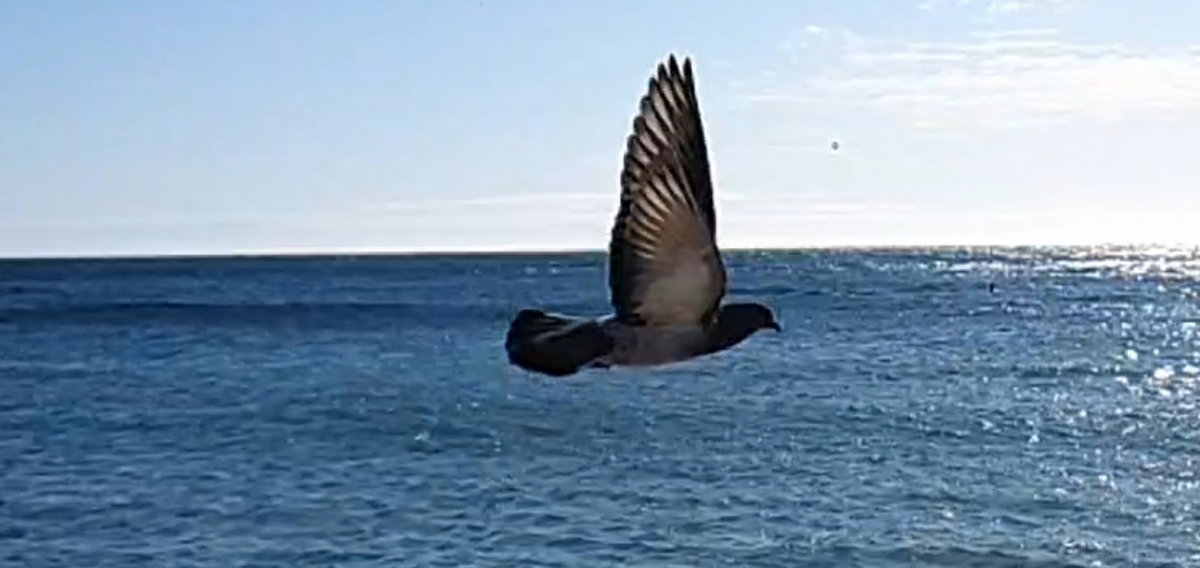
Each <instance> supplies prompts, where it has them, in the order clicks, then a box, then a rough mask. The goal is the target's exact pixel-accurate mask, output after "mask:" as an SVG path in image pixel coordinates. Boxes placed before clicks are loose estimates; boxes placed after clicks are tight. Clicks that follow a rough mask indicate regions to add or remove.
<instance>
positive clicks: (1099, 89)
mask: <svg viewBox="0 0 1200 568" xmlns="http://www.w3.org/2000/svg"><path fill="white" fill-rule="evenodd" d="M803 35H804V36H805V37H804V38H803V39H802V40H800V41H797V42H794V43H793V44H792V45H793V46H794V47H795V49H796V51H794V52H793V55H794V56H795V55H799V58H798V59H797V62H796V66H797V68H796V69H792V70H791V72H790V73H789V72H787V71H783V70H780V71H776V72H775V73H774V74H773V75H772V76H773V77H774V78H775V81H773V83H775V84H774V85H771V86H768V87H764V88H760V89H758V90H757V91H755V92H753V93H751V94H749V95H748V96H746V100H748V101H751V102H756V103H792V104H814V105H822V106H828V105H840V106H848V107H868V108H872V109H876V110H879V111H881V112H883V113H885V114H888V115H891V116H894V117H898V118H900V119H902V120H904V121H906V122H907V123H909V124H910V125H913V126H917V127H922V128H955V129H959V128H964V127H1019V126H1028V125H1036V124H1047V123H1056V122H1067V121H1091V122H1106V121H1116V120H1121V119H1125V118H1130V117H1139V116H1162V115H1168V114H1171V113H1180V112H1194V111H1197V110H1200V51H1198V49H1197V46H1185V47H1177V48H1173V49H1149V48H1135V47H1130V46H1127V45H1124V44H1120V43H1091V44H1087V43H1075V42H1071V41H1068V40H1067V39H1066V38H1064V37H1063V36H1062V35H1061V34H1059V33H1057V32H1055V31H1053V30H1047V29H1030V30H1008V31H1003V32H990V33H981V34H973V35H970V36H968V37H967V38H966V39H963V40H960V41H894V40H887V39H873V38H866V37H863V36H860V35H858V34H854V33H852V32H849V31H847V30H831V29H829V28H815V27H813V28H810V29H808V30H806V31H804V32H803ZM806 52H807V53H808V54H810V55H812V57H809V58H807V59H805V58H804V55H805V54H806ZM813 60H816V61H813ZM805 63H808V64H810V65H811V66H812V67H815V69H814V70H808V71H801V70H800V69H799V67H801V66H803V64H805ZM789 77H790V78H792V79H793V81H792V82H791V83H788V82H787V78H789Z"/></svg>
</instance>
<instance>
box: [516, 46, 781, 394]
mask: <svg viewBox="0 0 1200 568" xmlns="http://www.w3.org/2000/svg"><path fill="white" fill-rule="evenodd" d="M608 255H609V267H608V286H609V292H610V295H611V300H612V305H613V308H614V313H613V314H612V315H608V316H603V317H600V318H586V317H578V316H570V315H564V314H556V313H548V312H545V311H543V310H539V309H532V308H526V309H522V310H520V311H519V312H518V313H517V314H516V316H515V317H514V318H513V320H512V322H511V323H510V325H509V329H508V334H507V337H506V339H505V350H506V351H507V352H508V360H509V362H511V363H512V364H514V365H516V366H518V367H520V368H522V369H525V370H527V371H531V372H536V373H543V374H546V375H550V376H557V377H563V376H568V375H572V374H575V373H577V372H579V371H580V370H581V369H583V368H609V367H617V366H627V367H650V366H657V365H665V364H669V363H675V362H679V361H684V360H687V359H691V358H694V357H698V356H701V355H707V354H710V353H716V352H718V351H723V350H725V349H729V348H730V347H733V346H734V345H737V344H738V343H741V342H742V341H743V340H745V339H746V338H748V337H750V335H752V334H753V333H755V332H757V331H759V330H762V329H772V330H775V331H780V326H779V324H778V323H776V321H775V315H774V313H773V312H772V311H771V309H770V308H768V307H767V306H764V305H762V304H758V303H727V304H725V305H721V300H722V298H723V297H724V296H725V291H726V282H727V280H726V273H725V266H724V263H722V261H721V253H720V251H719V250H718V249H717V243H716V214H715V212H714V211H713V185H712V178H711V176H710V174H709V163H708V149H707V147H706V144H705V140H704V128H703V124H702V121H701V118H700V106H699V103H698V101H697V99H696V84H695V79H694V77H693V76H692V62H691V59H690V58H685V59H684V61H683V67H682V70H681V69H680V66H679V64H678V63H677V62H676V60H675V56H674V55H670V56H669V58H668V60H667V61H666V62H665V63H659V65H658V70H657V75H656V76H654V77H651V79H650V84H649V88H648V89H647V91H646V93H645V94H644V95H643V96H642V99H641V106H640V111H639V113H638V115H637V116H636V117H635V118H634V120H633V132H632V133H631V134H630V135H629V137H628V139H627V141H626V147H625V161H624V167H623V169H622V171H621V200H620V206H619V208H618V210H617V215H616V219H615V221H614V223H613V227H612V234H611V237H610V241H609V249H608Z"/></svg>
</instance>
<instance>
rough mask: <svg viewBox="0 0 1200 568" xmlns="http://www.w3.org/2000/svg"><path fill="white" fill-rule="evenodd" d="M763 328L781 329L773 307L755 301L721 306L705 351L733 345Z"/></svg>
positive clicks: (714, 350) (720, 349)
mask: <svg viewBox="0 0 1200 568" xmlns="http://www.w3.org/2000/svg"><path fill="white" fill-rule="evenodd" d="M762 329H771V330H775V331H780V329H781V328H780V327H779V323H777V322H776V321H775V314H774V313H773V312H771V308H768V307H766V306H764V305H762V304H755V303H741V304H726V305H724V306H721V310H720V311H719V312H717V319H716V322H714V325H713V327H712V328H710V330H709V345H708V348H707V349H706V350H705V352H707V353H713V352H716V351H722V350H725V349H728V348H730V347H733V346H734V345H737V344H738V343H741V342H742V341H743V340H745V339H746V338H747V337H750V336H751V335H753V334H754V332H756V331H759V330H762Z"/></svg>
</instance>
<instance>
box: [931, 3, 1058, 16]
mask: <svg viewBox="0 0 1200 568" xmlns="http://www.w3.org/2000/svg"><path fill="white" fill-rule="evenodd" d="M1075 4H1076V2H1075V1H1074V0H925V1H924V2H921V3H920V4H918V5H917V7H918V8H919V9H921V10H925V11H934V10H939V9H943V8H948V7H953V8H967V9H982V10H983V11H984V12H986V13H988V14H992V15H1005V14H1016V13H1020V12H1050V13H1057V12H1065V11H1067V10H1069V9H1071V8H1073V7H1075Z"/></svg>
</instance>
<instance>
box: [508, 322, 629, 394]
mask: <svg viewBox="0 0 1200 568" xmlns="http://www.w3.org/2000/svg"><path fill="white" fill-rule="evenodd" d="M504 348H505V350H506V351H507V352H508V360H509V362H510V363H512V364H514V365H516V366H518V367H520V368H522V369H525V370H527V371H532V372H536V373H543V374H546V375H550V376H554V377H563V376H567V375H571V374H574V373H576V372H578V371H579V369H580V368H581V367H583V366H584V365H586V364H588V363H590V362H592V361H594V360H595V359H596V358H598V357H601V356H603V355H606V354H608V353H609V352H610V351H612V349H613V340H612V338H611V337H610V336H609V335H608V334H607V333H605V331H604V330H603V329H602V328H601V327H600V324H599V323H597V322H596V321H595V320H590V319H582V318H572V317H567V316H561V315H556V314H548V313H546V312H543V311H541V310H532V309H524V310H521V311H520V312H518V313H517V315H516V317H514V318H513V320H512V323H511V324H509V326H508V335H507V336H506V337H505V340H504Z"/></svg>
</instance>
